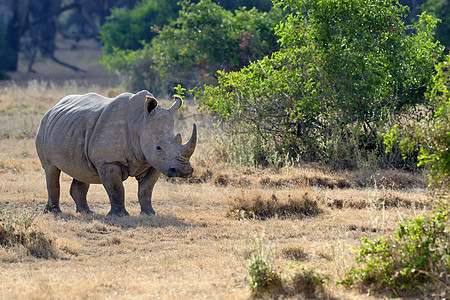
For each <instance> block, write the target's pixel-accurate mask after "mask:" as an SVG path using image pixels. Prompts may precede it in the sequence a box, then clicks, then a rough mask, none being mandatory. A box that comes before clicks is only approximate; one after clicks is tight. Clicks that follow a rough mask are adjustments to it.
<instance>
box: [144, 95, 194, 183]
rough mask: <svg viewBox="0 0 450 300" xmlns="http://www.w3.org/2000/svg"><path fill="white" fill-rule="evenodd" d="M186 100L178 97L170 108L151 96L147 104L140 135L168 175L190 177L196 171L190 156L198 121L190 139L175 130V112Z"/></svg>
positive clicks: (150, 155)
mask: <svg viewBox="0 0 450 300" xmlns="http://www.w3.org/2000/svg"><path fill="white" fill-rule="evenodd" d="M181 104H182V100H181V99H180V98H176V99H175V101H174V103H173V104H172V106H171V107H170V108H168V109H165V108H162V107H160V106H158V101H157V100H156V99H155V98H154V97H152V96H147V97H146V100H145V105H144V124H143V128H141V129H142V131H141V135H140V145H141V151H142V153H143V154H144V156H145V158H146V160H147V161H148V162H149V164H150V165H151V166H152V167H154V168H155V169H157V170H158V171H160V172H161V173H163V174H164V175H166V176H168V177H189V176H191V175H192V172H193V171H194V170H193V168H192V166H191V164H190V163H189V158H190V157H191V155H192V154H193V153H194V150H195V146H196V144H197V126H196V125H195V124H194V127H193V129H192V134H191V137H190V139H189V140H188V141H187V142H186V143H185V144H183V143H182V139H181V135H180V134H179V133H178V134H177V135H175V134H174V118H173V115H174V113H175V112H176V111H177V110H178V109H179V108H180V107H181Z"/></svg>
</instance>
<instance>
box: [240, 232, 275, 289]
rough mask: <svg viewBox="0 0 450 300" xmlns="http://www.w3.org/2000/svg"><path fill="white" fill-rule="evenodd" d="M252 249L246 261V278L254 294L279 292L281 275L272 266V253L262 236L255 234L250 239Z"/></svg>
mask: <svg viewBox="0 0 450 300" xmlns="http://www.w3.org/2000/svg"><path fill="white" fill-rule="evenodd" d="M251 247H252V250H251V252H250V257H249V259H248V261H247V270H248V276H249V277H247V278H246V280H247V282H248V284H249V285H250V290H251V291H252V293H254V294H261V293H267V292H269V293H280V292H281V291H282V289H283V286H282V276H281V274H280V273H279V271H276V270H275V267H274V253H273V251H271V249H270V248H268V247H267V246H265V245H264V243H263V237H261V236H255V237H254V238H253V239H252V241H251Z"/></svg>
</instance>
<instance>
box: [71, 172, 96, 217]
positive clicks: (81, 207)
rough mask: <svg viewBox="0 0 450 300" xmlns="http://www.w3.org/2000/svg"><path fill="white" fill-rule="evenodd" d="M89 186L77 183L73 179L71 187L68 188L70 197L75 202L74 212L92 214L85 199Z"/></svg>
mask: <svg viewBox="0 0 450 300" xmlns="http://www.w3.org/2000/svg"><path fill="white" fill-rule="evenodd" d="M89 186H90V185H89V183H85V182H81V181H78V180H76V179H75V178H74V179H73V180H72V185H71V186H70V196H72V198H73V200H74V201H75V204H76V207H77V208H76V212H79V213H93V212H92V211H91V210H90V209H89V205H88V203H87V199H86V195H87V193H88V191H89Z"/></svg>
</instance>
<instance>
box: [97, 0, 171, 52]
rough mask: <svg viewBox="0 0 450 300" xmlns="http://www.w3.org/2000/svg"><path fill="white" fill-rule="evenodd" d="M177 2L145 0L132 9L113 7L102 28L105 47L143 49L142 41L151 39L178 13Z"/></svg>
mask: <svg viewBox="0 0 450 300" xmlns="http://www.w3.org/2000/svg"><path fill="white" fill-rule="evenodd" d="M177 3H178V0H144V1H142V2H141V3H140V4H138V5H136V7H135V8H133V9H131V10H121V9H119V8H114V9H113V10H112V11H111V16H110V17H109V22H108V23H106V24H104V25H103V26H102V29H101V31H100V35H101V39H102V40H103V42H104V47H103V50H104V51H105V52H106V53H112V52H114V49H130V50H137V49H142V48H143V43H142V41H145V42H147V43H148V42H150V41H151V39H152V38H153V37H155V36H156V35H157V30H158V28H160V27H162V26H163V25H165V24H168V23H169V21H170V19H171V18H175V17H176V15H177V12H178V9H179V6H178V5H177Z"/></svg>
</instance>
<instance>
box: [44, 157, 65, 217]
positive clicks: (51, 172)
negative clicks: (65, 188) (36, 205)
mask: <svg viewBox="0 0 450 300" xmlns="http://www.w3.org/2000/svg"><path fill="white" fill-rule="evenodd" d="M60 175H61V170H60V169H58V168H57V167H56V166H55V165H53V164H49V165H47V166H46V167H45V179H46V180H47V192H48V201H47V204H46V205H45V208H44V213H48V212H52V213H60V212H61V209H60V208H59V197H60V186H59V177H60Z"/></svg>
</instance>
